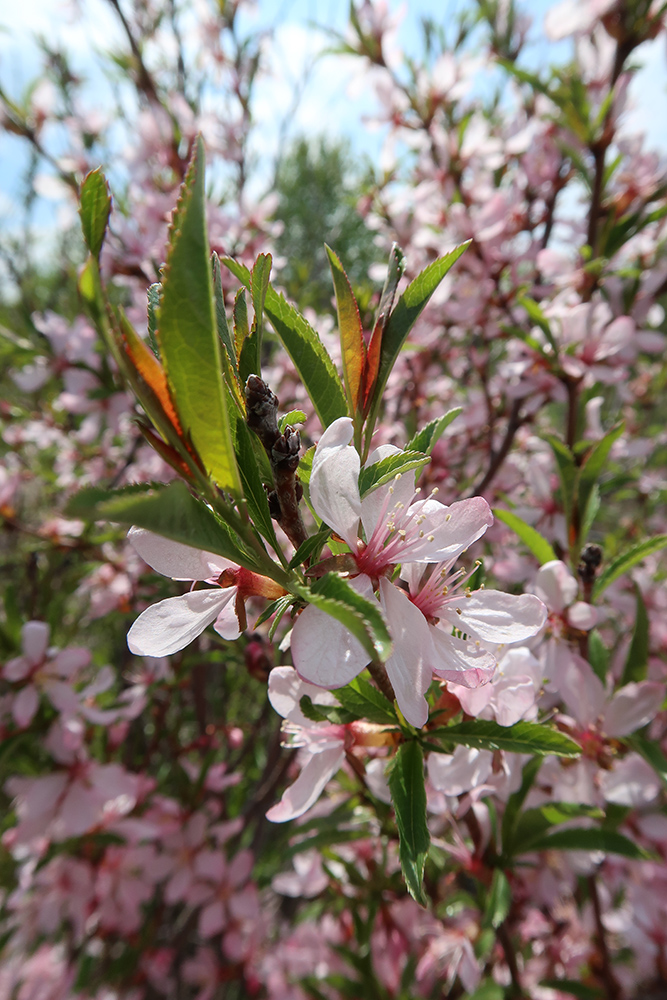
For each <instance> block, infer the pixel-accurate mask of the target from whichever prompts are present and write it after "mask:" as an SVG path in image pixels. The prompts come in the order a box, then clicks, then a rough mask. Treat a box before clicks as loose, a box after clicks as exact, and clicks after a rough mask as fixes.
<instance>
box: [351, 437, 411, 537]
mask: <svg viewBox="0 0 667 1000" xmlns="http://www.w3.org/2000/svg"><path fill="white" fill-rule="evenodd" d="M400 451H401V449H400V448H397V447H396V446H395V445H393V444H382V445H380V447H379V448H376V449H375V450H374V451H372V452H371V454H370V455H369V456H368V461H367V462H366V465H374V464H375V462H381V461H382V459H383V458H388V457H389V456H390V455H398V454H399V453H400ZM416 478H417V470H416V469H415V470H412V471H410V472H405V473H403V474H402V475H401V478H400V479H393V480H392V481H391V482H390V483H386V484H385V485H384V486H379V487H378V488H377V489H375V490H373V491H372V493H369V494H368V496H365V497H364V499H363V500H362V501H361V522H362V524H363V526H364V531H365V532H366V538H370V537H371V535H372V534H373V532H374V531H375V526H376V524H377V523H378V520H379V517H380V514H381V513H382V508H383V506H384V502H385V499H386V497H387V493H388V492H389V489H390V488H391V490H392V493H391V506H393V505H394V504H396V503H402V504H403V505H404V506H407V505H408V504H409V503H410V501H411V500H412V498H413V497H414V495H415V481H416Z"/></svg>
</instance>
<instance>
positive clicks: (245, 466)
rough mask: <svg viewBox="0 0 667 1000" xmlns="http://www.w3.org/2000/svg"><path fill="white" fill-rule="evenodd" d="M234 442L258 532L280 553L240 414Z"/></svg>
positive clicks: (252, 450)
mask: <svg viewBox="0 0 667 1000" xmlns="http://www.w3.org/2000/svg"><path fill="white" fill-rule="evenodd" d="M234 441H235V451H236V458H237V464H238V470H239V475H240V477H241V484H242V487H243V496H244V497H245V500H246V503H247V505H248V512H249V514H250V516H251V518H252V520H253V523H254V525H255V527H256V528H257V529H258V531H259V532H260V533H261V534H262V535H263V536H264V538H265V539H266V540H267V542H268V543H269V545H271V546H272V547H273V549H274V550H275V551H278V539H277V538H276V533H275V530H274V527H273V521H272V520H271V513H270V511H269V501H268V499H267V495H266V490H265V489H264V484H263V482H262V477H261V476H260V473H259V469H258V467H257V460H256V458H255V450H254V447H253V441H252V436H251V433H250V431H249V430H248V427H247V426H246V422H245V420H244V419H243V417H242V416H241V415H240V414H239V415H238V416H237V418H236V427H235V434H234Z"/></svg>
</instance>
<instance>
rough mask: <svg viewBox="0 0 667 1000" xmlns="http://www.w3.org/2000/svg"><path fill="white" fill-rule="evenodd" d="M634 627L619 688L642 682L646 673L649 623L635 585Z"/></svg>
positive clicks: (641, 597)
mask: <svg viewBox="0 0 667 1000" xmlns="http://www.w3.org/2000/svg"><path fill="white" fill-rule="evenodd" d="M635 595H636V604H635V626H634V629H633V630H632V642H631V643H630V649H629V650H628V655H627V658H626V660H625V666H624V668H623V676H622V678H621V686H623V685H624V684H630V682H631V681H643V680H645V679H646V673H647V671H648V653H649V621H648V614H647V612H646V605H645V604H644V598H643V596H642V592H641V590H640V589H639V587H638V586H637V585H636V584H635Z"/></svg>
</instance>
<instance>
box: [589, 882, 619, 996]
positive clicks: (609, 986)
mask: <svg viewBox="0 0 667 1000" xmlns="http://www.w3.org/2000/svg"><path fill="white" fill-rule="evenodd" d="M586 881H587V884H588V892H589V895H590V897H591V903H592V904H593V916H594V917H595V940H596V944H597V946H598V952H599V956H600V976H601V978H602V982H603V983H604V988H605V990H606V995H607V1000H620V996H621V990H620V987H619V985H618V983H617V982H616V977H615V976H614V973H613V969H612V963H611V956H610V954H609V948H608V947H607V937H606V934H605V929H604V924H603V923H602V907H601V906H600V896H599V894H598V886H597V881H596V878H595V875H589V876H588V879H587V880H586Z"/></svg>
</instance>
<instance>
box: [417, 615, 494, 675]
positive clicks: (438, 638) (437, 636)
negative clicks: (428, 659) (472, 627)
mask: <svg viewBox="0 0 667 1000" xmlns="http://www.w3.org/2000/svg"><path fill="white" fill-rule="evenodd" d="M429 628H430V633H431V641H432V642H433V645H434V648H435V652H436V656H437V658H436V659H435V660H434V661H433V673H434V674H436V676H438V677H441V678H442V679H443V680H446V681H448V682H450V681H453V682H454V683H455V684H462V685H463V686H464V687H467V688H476V687H479V686H480V685H481V684H485V683H486V682H487V681H488V680H490V678H491V677H492V676H493V669H494V667H495V665H496V658H495V656H494V655H493V653H490V652H489V651H488V650H486V649H479V648H478V647H477V646H475V645H474V643H472V642H464V640H463V639H459V638H458V637H457V636H454V635H449V633H448V632H445V631H444V630H443V629H441V628H438V627H437V626H436V625H431V626H429Z"/></svg>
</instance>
